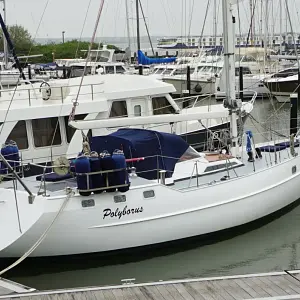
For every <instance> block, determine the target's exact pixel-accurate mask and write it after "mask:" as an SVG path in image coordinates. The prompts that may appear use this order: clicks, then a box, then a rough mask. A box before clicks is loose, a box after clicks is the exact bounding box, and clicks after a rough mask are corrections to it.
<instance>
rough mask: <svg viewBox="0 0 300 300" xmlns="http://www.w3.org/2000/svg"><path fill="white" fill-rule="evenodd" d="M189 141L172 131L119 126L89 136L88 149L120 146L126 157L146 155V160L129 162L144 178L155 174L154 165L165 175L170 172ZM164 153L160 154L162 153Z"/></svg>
mask: <svg viewBox="0 0 300 300" xmlns="http://www.w3.org/2000/svg"><path fill="white" fill-rule="evenodd" d="M188 147H189V145H188V144H187V143H186V142H185V141H184V140H183V139H182V138H181V137H180V136H177V135H175V134H170V133H164V132H157V131H152V130H146V129H132V128H130V129H127V128H124V129H119V130H118V131H116V132H114V133H111V134H109V135H105V136H95V137H92V141H91V150H92V151H97V152H98V153H100V152H103V151H104V150H107V151H108V152H109V153H111V154H112V152H113V151H114V150H115V149H122V150H123V151H124V154H125V157H126V158H138V157H145V160H143V161H139V162H136V163H129V166H135V167H136V171H137V172H142V173H139V176H141V177H144V178H146V179H156V178H157V165H158V168H159V169H161V170H166V171H167V173H166V177H167V178H168V177H170V176H172V173H173V171H174V168H175V164H176V163H177V161H178V159H179V158H180V157H181V156H182V155H183V154H184V152H185V151H186V150H187V149H188ZM162 156H163V157H162Z"/></svg>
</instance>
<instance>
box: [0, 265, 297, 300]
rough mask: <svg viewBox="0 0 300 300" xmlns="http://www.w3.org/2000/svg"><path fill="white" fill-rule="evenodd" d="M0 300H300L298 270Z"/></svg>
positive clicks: (22, 295)
mask: <svg viewBox="0 0 300 300" xmlns="http://www.w3.org/2000/svg"><path fill="white" fill-rule="evenodd" d="M0 299H8V300H10V299H11V300H12V299H30V300H35V299H47V300H52V299H55V300H60V299H63V300H69V299H70V300H71V299H72V300H73V299H76V300H80V299H83V300H87V299H91V300H96V299H101V300H121V299H126V300H129V299H130V300H135V299H136V300H148V299H149V300H174V299H179V300H196V299H197V300H198V299H199V300H205V299H207V300H215V299H220V300H234V299H256V300H258V299H264V300H266V299H278V300H279V299H282V300H283V299H300V270H298V271H290V272H273V273H263V274H252V275H239V276H225V277H213V278H195V279H185V280H173V281H160V282H152V283H144V284H133V283H131V282H130V281H129V282H126V281H125V283H124V284H122V285H118V286H104V287H88V288H76V289H64V290H51V291H34V292H30V291H29V292H28V291H27V292H26V293H18V294H14V295H2V296H0Z"/></svg>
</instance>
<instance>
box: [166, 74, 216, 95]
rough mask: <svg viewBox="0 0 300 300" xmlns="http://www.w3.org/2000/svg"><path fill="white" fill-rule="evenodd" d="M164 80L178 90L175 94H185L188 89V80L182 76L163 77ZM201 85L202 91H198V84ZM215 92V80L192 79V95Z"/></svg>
mask: <svg viewBox="0 0 300 300" xmlns="http://www.w3.org/2000/svg"><path fill="white" fill-rule="evenodd" d="M163 81H164V82H166V83H170V84H173V86H174V88H175V89H176V92H175V93H174V94H183V93H184V91H187V82H186V79H181V78H176V77H174V78H171V76H170V77H168V78H165V77H164V78H163ZM197 85H198V86H199V85H200V86H201V91H200V92H197V90H198V89H197V87H196V86H197ZM214 93H215V82H214V81H200V80H193V79H191V95H199V94H214Z"/></svg>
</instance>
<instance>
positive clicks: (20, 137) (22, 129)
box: [7, 121, 29, 150]
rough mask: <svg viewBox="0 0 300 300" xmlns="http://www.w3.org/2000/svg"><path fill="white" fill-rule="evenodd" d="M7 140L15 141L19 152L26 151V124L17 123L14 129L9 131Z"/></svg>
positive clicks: (23, 122)
mask: <svg viewBox="0 0 300 300" xmlns="http://www.w3.org/2000/svg"><path fill="white" fill-rule="evenodd" d="M7 140H8V141H9V140H13V141H15V142H16V143H17V145H18V148H19V149H20V150H22V149H28V146H29V145H28V138H27V130H26V122H25V121H19V122H18V123H17V124H16V126H15V127H14V129H13V130H12V131H11V133H10V135H9V136H8V138H7Z"/></svg>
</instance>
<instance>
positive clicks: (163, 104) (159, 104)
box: [152, 97, 175, 115]
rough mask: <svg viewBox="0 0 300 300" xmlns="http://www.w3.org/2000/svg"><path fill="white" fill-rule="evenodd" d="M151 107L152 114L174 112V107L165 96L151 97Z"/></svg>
mask: <svg viewBox="0 0 300 300" xmlns="http://www.w3.org/2000/svg"><path fill="white" fill-rule="evenodd" d="M152 108H153V114H154V115H164V114H174V113H175V109H174V108H173V107H172V106H171V104H170V102H169V101H168V100H167V98H166V97H153V98H152Z"/></svg>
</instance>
